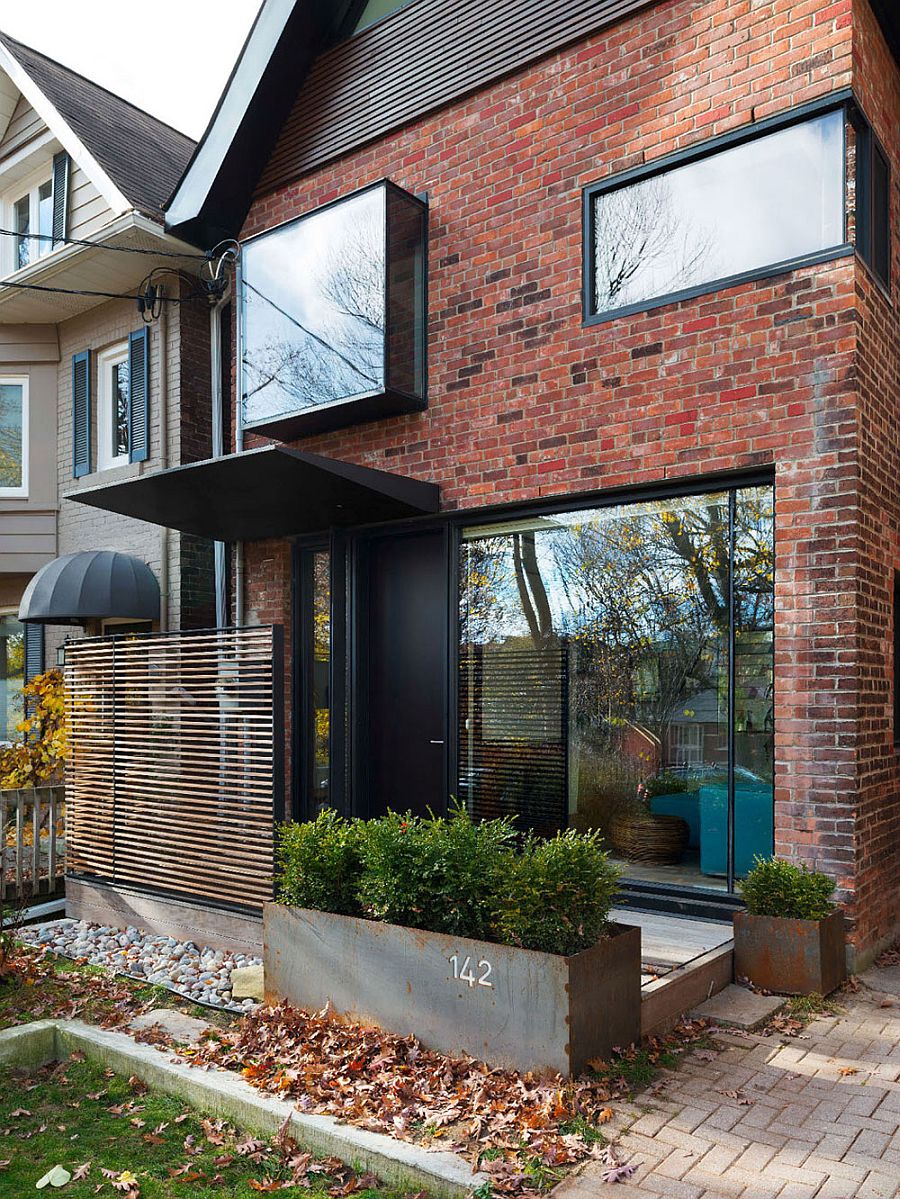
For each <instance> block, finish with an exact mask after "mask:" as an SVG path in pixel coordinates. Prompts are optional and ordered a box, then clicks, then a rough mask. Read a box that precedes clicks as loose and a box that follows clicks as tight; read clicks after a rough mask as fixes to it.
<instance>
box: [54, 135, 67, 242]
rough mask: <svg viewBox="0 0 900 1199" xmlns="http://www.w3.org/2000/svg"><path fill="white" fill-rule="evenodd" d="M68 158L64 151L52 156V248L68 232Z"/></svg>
mask: <svg viewBox="0 0 900 1199" xmlns="http://www.w3.org/2000/svg"><path fill="white" fill-rule="evenodd" d="M68 224H69V156H68V154H67V153H66V152H65V150H61V151H60V152H59V154H54V155H53V248H54V249H56V247H57V246H58V245H59V244H60V242H63V241H65V239H66V235H67V233H68V232H69V229H68Z"/></svg>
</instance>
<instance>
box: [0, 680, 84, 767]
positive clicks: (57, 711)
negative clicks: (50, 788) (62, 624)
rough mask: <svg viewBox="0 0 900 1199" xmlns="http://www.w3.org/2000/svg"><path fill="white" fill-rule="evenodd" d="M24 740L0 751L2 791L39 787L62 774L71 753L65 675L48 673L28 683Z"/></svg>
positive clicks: (22, 723)
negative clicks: (64, 685) (64, 686)
mask: <svg viewBox="0 0 900 1199" xmlns="http://www.w3.org/2000/svg"><path fill="white" fill-rule="evenodd" d="M22 694H23V695H24V697H25V711H26V713H27V716H26V718H25V719H24V720H22V721H20V723H19V725H18V726H17V727H18V731H19V732H20V733H21V734H22V740H21V741H17V742H15V743H14V744H13V745H10V746H9V747H8V748H6V749H3V750H0V788H4V789H8V788H12V787H39V786H41V784H43V783H48V782H54V781H56V780H57V779H58V778H59V777H60V776H61V774H62V769H63V764H64V762H65V760H66V758H67V757H68V753H69V738H68V730H67V727H66V701H65V693H64V690H63V677H62V671H60V670H57V669H53V670H46V671H44V673H43V674H39V675H35V677H34V678H33V679H32V680H31V682H30V683H27V684H26V685H25V686H24V687H23V689H22Z"/></svg>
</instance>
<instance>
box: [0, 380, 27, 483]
mask: <svg viewBox="0 0 900 1199" xmlns="http://www.w3.org/2000/svg"><path fill="white" fill-rule="evenodd" d="M27 431H28V381H27V380H26V379H0V495H5V496H24V495H25V494H27V490H28V478H27V466H28V437H27Z"/></svg>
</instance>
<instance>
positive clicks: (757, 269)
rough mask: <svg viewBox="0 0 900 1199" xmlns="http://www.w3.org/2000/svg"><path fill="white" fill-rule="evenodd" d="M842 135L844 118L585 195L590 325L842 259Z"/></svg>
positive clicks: (770, 132)
mask: <svg viewBox="0 0 900 1199" xmlns="http://www.w3.org/2000/svg"><path fill="white" fill-rule="evenodd" d="M844 131H845V114H844V110H843V108H836V109H833V110H831V111H828V112H825V113H823V114H822V115H818V116H813V117H810V118H808V119H806V120H796V121H794V123H792V124H788V125H785V126H783V127H780V128H775V129H772V128H771V126H767V130H766V131H759V130H756V131H749V132H747V133H746V134H744V135H742V136H741V139H740V140H736V139H734V138H729V139H727V140H726V144H725V145H724V146H723V144H722V140H721V139H720V140H717V141H716V142H714V143H711V144H710V145H708V146H699V147H695V148H692V149H691V150H690V151H688V152H686V153H679V154H678V155H675V156H670V157H669V158H667V159H664V160H662V161H661V162H660V163H657V164H654V165H653V166H652V167H648V168H640V169H639V170H638V171H636V172H627V173H626V174H624V175H619V176H617V177H616V178H613V179H610V180H607V181H605V182H603V183H601V184H597V185H595V186H593V187H589V188H587V189H586V192H585V229H586V231H587V238H588V242H587V245H586V247H585V317H586V319H588V320H590V319H592V318H593V319H606V318H608V317H609V316H611V315H616V314H620V313H623V312H628V311H636V310H639V309H642V308H649V307H654V306H657V305H659V304H663V303H671V302H672V301H674V300H677V299H685V298H688V297H689V296H691V295H698V294H700V293H702V292H704V291H711V290H714V289H716V288H719V287H723V286H727V285H730V284H733V283H737V282H742V281H744V280H746V279H750V278H754V277H757V276H760V275H765V274H769V273H772V272H773V271H775V270H781V269H785V268H786V267H788V266H791V265H795V264H798V263H801V262H808V261H819V260H823V259H825V258H828V257H831V256H833V255H835V254H837V253H841V252H844V251H845V250H846V244H845V243H846V240H847V238H846V233H845V215H844V176H845V172H844V160H845V145H844Z"/></svg>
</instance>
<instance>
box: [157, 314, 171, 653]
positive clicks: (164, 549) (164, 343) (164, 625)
mask: <svg viewBox="0 0 900 1199" xmlns="http://www.w3.org/2000/svg"><path fill="white" fill-rule="evenodd" d="M161 294H162V295H163V297H164V295H165V293H161ZM158 327H159V400H158V403H159V464H160V470H165V469H166V467H167V466H168V465H169V306H168V304H166V302H165V299H163V303H162V304H160V313H159V322H158ZM159 562H160V566H159V628H160V632H162V633H165V632H167V631H168V628H169V530H168V529H167V528H165V527H164V526H163V527H161V528H160V530H159Z"/></svg>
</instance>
